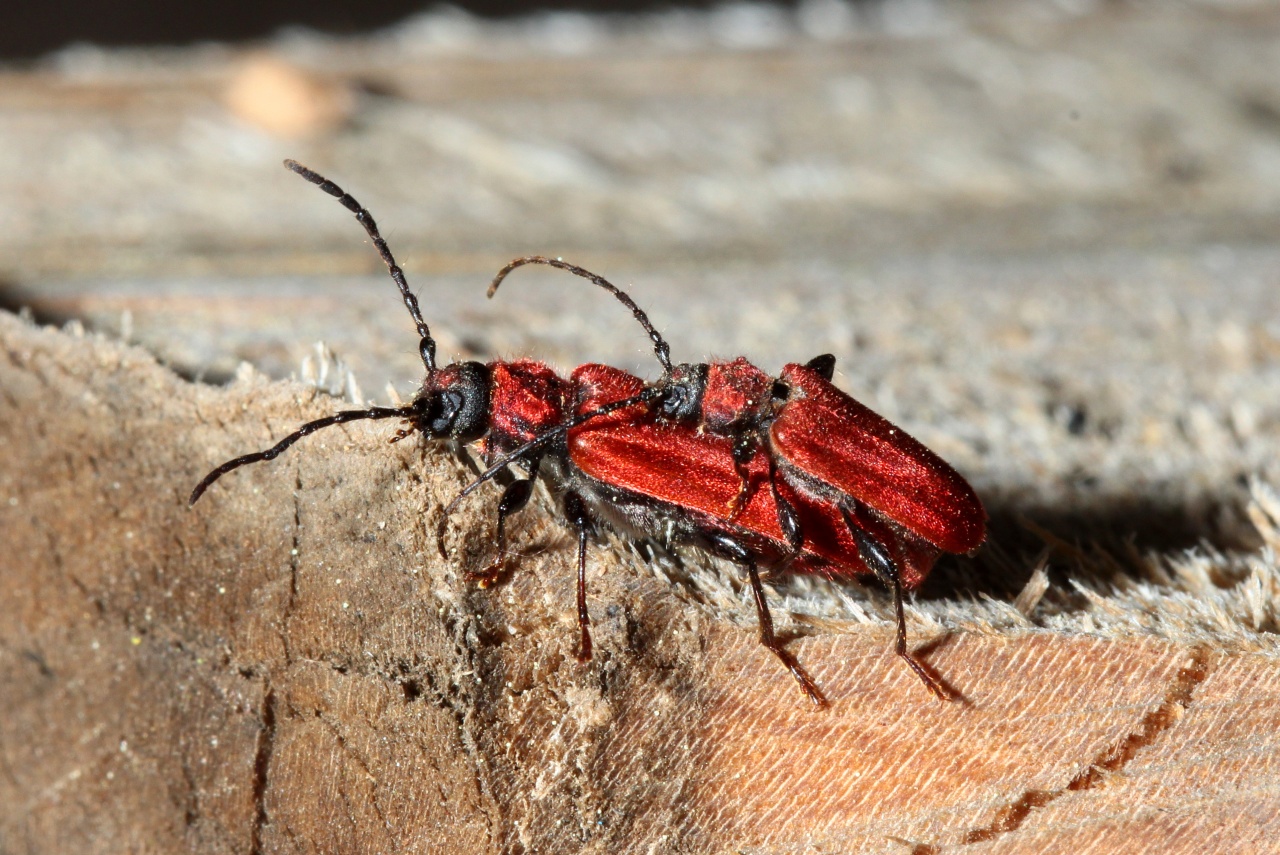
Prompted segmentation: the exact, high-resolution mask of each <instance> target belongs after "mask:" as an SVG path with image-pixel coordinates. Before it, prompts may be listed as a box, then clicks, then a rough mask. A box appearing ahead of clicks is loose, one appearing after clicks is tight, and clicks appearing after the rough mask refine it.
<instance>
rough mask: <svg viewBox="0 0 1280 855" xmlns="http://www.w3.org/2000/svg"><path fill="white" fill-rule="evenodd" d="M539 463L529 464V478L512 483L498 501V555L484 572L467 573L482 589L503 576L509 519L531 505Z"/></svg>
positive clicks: (468, 578)
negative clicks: (530, 500)
mask: <svg viewBox="0 0 1280 855" xmlns="http://www.w3.org/2000/svg"><path fill="white" fill-rule="evenodd" d="M538 462H539V461H538V460H537V459H536V458H535V459H534V460H532V461H531V462H530V463H529V476H528V477H527V478H521V479H520V480H518V481H512V482H511V483H510V484H508V485H507V487H506V489H505V490H503V491H502V498H501V499H499V500H498V531H497V541H498V554H497V555H496V556H495V557H494V559H493V561H491V562H489V565H488V566H487V567H485V568H484V569H483V570H472V571H469V572H468V573H467V580H468V581H471V582H475V583H477V584H478V585H479V586H480V587H481V588H487V587H489V586H490V585H492V584H493V583H494V582H496V581H497V580H498V577H499V576H501V575H502V568H503V565H504V564H505V563H506V561H507V531H506V526H507V517H509V516H510V515H511V514H514V513H515V512H516V511H518V510H520V509H521V508H523V507H524V506H525V505H527V504H529V498H530V497H531V496H532V495H533V484H534V482H535V481H536V480H537V478H538Z"/></svg>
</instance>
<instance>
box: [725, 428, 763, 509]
mask: <svg viewBox="0 0 1280 855" xmlns="http://www.w3.org/2000/svg"><path fill="white" fill-rule="evenodd" d="M758 447H759V443H758V441H757V440H756V436H755V434H754V433H749V432H744V433H741V434H738V436H736V437H735V438H734V440H733V468H734V471H735V472H737V473H738V494H737V495H736V496H734V497H733V498H732V499H730V500H729V522H733V521H734V520H735V519H737V517H738V514H740V513H742V511H743V510H745V509H746V507H747V502H748V500H749V499H750V493H751V472H750V470H749V469H747V467H748V466H749V465H750V464H751V458H752V457H754V456H755V453H756V449H757V448H758Z"/></svg>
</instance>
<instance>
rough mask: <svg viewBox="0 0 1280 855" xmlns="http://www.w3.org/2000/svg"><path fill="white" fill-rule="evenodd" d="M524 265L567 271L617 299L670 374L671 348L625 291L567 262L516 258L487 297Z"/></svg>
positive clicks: (499, 277)
mask: <svg viewBox="0 0 1280 855" xmlns="http://www.w3.org/2000/svg"><path fill="white" fill-rule="evenodd" d="M526 264H545V265H547V266H549V267H557V268H559V269H560V270H567V271H569V272H570V273H572V274H573V275H575V276H581V277H582V278H583V279H590V280H591V281H592V282H594V283H595V284H597V285H599V286H600V287H601V288H603V289H604V290H606V291H608V292H609V293H610V294H612V295H613V296H615V297H617V298H618V302H620V303H622V305H624V306H626V307H627V308H628V309H630V310H631V314H632V315H634V316H635V319H636V320H637V321H639V322H640V326H642V327H644V331H645V332H647V333H648V334H649V340H650V341H652V342H653V355H654V356H656V357H658V362H660V363H661V364H662V370H663V371H665V372H666V373H668V374H670V373H671V347H670V346H669V345H668V344H667V341H666V339H664V338H663V337H662V333H660V332H658V331H657V330H656V329H654V328H653V324H652V323H650V322H649V316H648V315H646V314H645V312H644V309H642V308H640V307H639V306H637V305H636V301H635V300H632V299H631V297H630V296H629V295H628V294H627V292H626V291H623V290H622V289H621V288H619V287H618V286H616V285H614V284H613V283H612V282H610V281H609V280H608V279H605V278H604V277H603V276H598V275H596V274H595V273H592V272H591V271H590V270H586V269H584V268H582V267H579V266H578V265H576V264H570V263H569V262H567V261H561V260H560V259H558V258H547V257H546V256H544V255H526V256H525V257H523V258H517V259H515V260H513V261H512V262H510V263H509V264H508V265H507V266H506V267H504V268H502V269H501V270H499V271H498V275H497V276H495V277H493V282H491V283H489V296H490V297H492V296H493V295H494V294H496V293H497V291H498V286H499V285H501V284H502V280H503V279H506V278H507V274H508V273H510V272H511V271H512V270H515V269H516V268H517V267H523V266H524V265H526Z"/></svg>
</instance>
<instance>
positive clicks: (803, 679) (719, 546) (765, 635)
mask: <svg viewBox="0 0 1280 855" xmlns="http://www.w3.org/2000/svg"><path fill="white" fill-rule="evenodd" d="M711 546H712V548H713V551H715V552H717V553H719V554H721V555H723V556H725V557H727V558H730V559H732V560H734V561H737V562H738V563H739V564H745V565H746V566H747V575H748V577H749V578H750V580H751V595H752V597H754V598H755V602H756V619H757V620H758V621H759V623H760V643H761V644H763V645H764V646H765V647H766V648H768V649H769V650H770V651H771V652H772V653H773V655H774V656H777V657H778V658H779V659H780V660H782V664H783V665H785V666H787V670H788V671H790V672H791V676H792V677H794V678H795V680H796V682H797V683H798V684H800V691H802V692H804V693H805V695H806V696H808V698H809V700H811V701H813V705H814V706H817V707H825V706H826V705H827V699H826V696H825V695H823V694H822V690H821V689H819V688H818V684H817V683H815V682H814V681H813V678H812V677H810V676H809V675H808V673H806V672H805V670H804V668H802V667H800V663H799V662H798V661H797V660H796V658H795V657H794V656H792V655H791V653H790V652H789V651H788V650H787V648H786V647H785V646H783V643H782V642H781V641H780V640H779V639H778V636H777V635H775V634H774V631H773V615H772V614H770V613H769V603H768V602H767V601H766V600H765V598H764V586H763V585H762V584H760V571H759V569H758V568H757V567H756V559H755V556H754V555H752V554H751V551H750V550H749V549H747V547H746V546H744V545H743V544H741V543H739V542H738V541H736V540H734V539H733V538H731V537H727V536H725V535H715V536H714V537H713V538H712V541H711Z"/></svg>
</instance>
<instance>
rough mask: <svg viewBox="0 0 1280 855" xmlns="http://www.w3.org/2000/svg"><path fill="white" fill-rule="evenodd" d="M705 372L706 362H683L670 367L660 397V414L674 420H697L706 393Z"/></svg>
mask: <svg viewBox="0 0 1280 855" xmlns="http://www.w3.org/2000/svg"><path fill="white" fill-rule="evenodd" d="M707 372H708V367H707V365H706V363H699V364H691V363H688V362H684V363H681V364H680V365H677V366H676V367H675V368H674V369H672V371H671V377H670V379H669V380H668V381H667V385H666V389H665V391H664V393H663V395H662V398H661V404H660V406H661V409H662V414H663V415H664V416H666V417H667V418H669V419H672V420H674V421H683V422H696V421H699V420H700V419H701V418H702V399H703V397H704V396H705V395H706V394H707Z"/></svg>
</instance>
